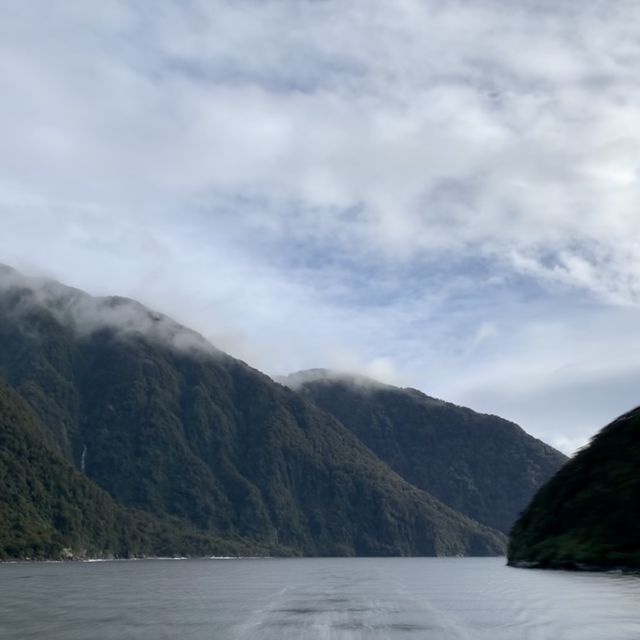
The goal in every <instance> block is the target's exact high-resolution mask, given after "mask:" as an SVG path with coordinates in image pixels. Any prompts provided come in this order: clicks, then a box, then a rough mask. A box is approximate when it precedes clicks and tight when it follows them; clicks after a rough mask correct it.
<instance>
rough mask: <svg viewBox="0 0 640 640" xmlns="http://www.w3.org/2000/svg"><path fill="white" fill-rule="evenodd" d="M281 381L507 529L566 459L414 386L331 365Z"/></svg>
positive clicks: (432, 489)
mask: <svg viewBox="0 0 640 640" xmlns="http://www.w3.org/2000/svg"><path fill="white" fill-rule="evenodd" d="M283 382H284V383H285V384H291V385H292V387H293V388H295V389H296V390H297V391H298V392H299V393H301V394H302V395H304V396H305V397H306V398H308V399H309V400H311V401H313V402H314V403H315V404H316V405H317V406H318V407H320V408H321V409H323V410H324V411H326V412H328V413H330V414H331V415H333V416H334V417H335V418H337V419H338V420H340V422H341V423H342V424H344V425H345V426H346V427H347V428H348V429H349V430H350V431H352V432H353V433H354V434H355V435H356V436H357V437H358V438H359V439H360V440H361V441H362V442H364V444H366V445H367V447H369V449H371V451H373V452H374V453H375V454H376V455H377V456H378V457H379V458H381V459H382V460H384V461H385V462H386V463H387V464H388V465H389V466H390V467H391V468H392V469H393V470H394V471H396V472H397V473H398V474H399V475H401V476H402V477H403V478H404V479H405V480H407V481H408V482H410V483H412V484H413V485H415V486H417V487H420V488H421V489H423V490H425V491H428V492H429V493H431V494H433V495H434V496H436V497H437V498H438V499H439V500H441V501H442V502H444V503H445V504H447V505H449V506H450V507H452V508H453V509H456V510H457V511H460V512H462V513H464V514H466V515H467V516H469V517H471V518H473V519H475V520H477V521H478V522H482V523H483V524H485V525H487V526H490V527H493V528H495V529H498V530H500V531H502V532H504V533H508V532H509V530H510V529H511V527H512V526H513V523H514V522H515V519H516V518H517V516H518V515H519V514H520V512H521V511H522V510H523V509H524V508H525V507H526V505H527V504H528V503H529V502H530V500H531V498H532V497H533V495H534V494H535V492H536V491H537V489H539V488H540V487H541V486H542V484H544V482H546V481H547V480H548V479H549V478H550V477H551V476H552V475H553V474H554V473H555V472H556V471H558V469H560V467H561V466H562V465H563V464H564V463H565V462H566V460H567V458H566V457H565V456H564V455H563V454H561V453H560V452H559V451H556V450H555V449H553V448H552V447H550V446H548V445H546V444H545V443H543V442H541V441H540V440H537V439H535V438H533V437H531V436H530V435H528V434H527V433H525V432H524V431H523V430H522V429H521V428H520V427H519V426H517V425H516V424H514V423H512V422H509V421H507V420H504V419H502V418H499V417H497V416H492V415H485V414H480V413H476V412H475V411H472V410H471V409H467V408H465V407H459V406H456V405H454V404H451V403H449V402H443V401H442V400H437V399H435V398H430V397H429V396H426V395H425V394H424V393H421V392H420V391H417V390H415V389H401V388H398V387H393V386H389V385H384V384H380V383H378V382H376V381H374V380H367V379H365V378H362V377H357V376H347V375H339V374H335V373H332V372H330V371H326V370H311V371H306V372H305V371H303V372H300V373H297V374H293V375H292V376H290V377H289V378H284V379H283Z"/></svg>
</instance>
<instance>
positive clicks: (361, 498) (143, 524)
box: [0, 268, 506, 557]
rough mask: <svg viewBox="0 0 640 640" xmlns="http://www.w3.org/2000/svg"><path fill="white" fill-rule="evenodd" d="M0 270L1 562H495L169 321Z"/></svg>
mask: <svg viewBox="0 0 640 640" xmlns="http://www.w3.org/2000/svg"><path fill="white" fill-rule="evenodd" d="M0 275H2V277H1V278H0V280H1V282H0V284H1V286H0V377H2V378H4V380H5V381H6V385H7V386H3V393H4V395H5V396H6V398H8V399H7V400H6V402H7V403H8V405H7V406H12V407H14V408H13V409H12V410H9V409H7V410H6V412H5V414H3V415H5V418H4V419H3V422H2V425H1V426H2V429H3V434H4V436H3V437H5V438H8V439H9V441H11V442H13V443H14V444H12V446H11V447H9V446H7V447H6V448H5V453H6V454H5V456H4V457H3V459H2V468H1V469H0V477H2V478H4V480H3V482H5V483H9V484H10V487H9V488H8V489H7V492H6V494H5V496H9V497H8V498H7V497H5V498H3V500H4V502H3V509H4V514H3V515H4V517H3V518H2V520H1V521H0V540H2V541H3V547H2V548H3V551H2V553H3V555H5V556H11V557H26V556H29V557H33V556H38V557H43V556H48V557H55V556H59V555H61V554H64V553H70V554H77V555H82V554H98V555H100V554H105V555H117V556H130V555H136V554H168V555H181V554H185V553H186V554H198V555H203V554H219V553H222V554H226V553H227V552H229V550H230V549H231V550H233V549H234V548H235V549H237V550H238V553H281V554H305V555H462V554H465V555H469V554H471V555H495V554H500V553H503V552H504V548H505V547H504V545H505V540H506V539H505V537H504V536H503V534H502V533H500V532H498V531H496V530H493V529H491V528H489V527H487V526H485V525H482V524H480V523H478V522H476V521H475V520H472V519H471V518H469V517H467V516H465V515H464V514H461V513H459V512H458V511H456V510H454V509H452V508H451V507H449V506H448V505H446V504H444V503H443V502H442V501H441V500H438V499H437V498H436V497H434V496H433V495H432V494H430V493H428V492H427V491H424V490H422V489H420V488H418V487H416V486H413V485H412V484H410V483H409V482H407V481H406V480H405V479H403V478H402V477H400V476H399V475H398V474H397V473H395V472H394V471H393V470H392V469H391V468H390V467H389V466H388V465H387V464H386V463H385V462H384V461H382V460H381V459H379V458H378V457H377V456H376V455H374V453H373V452H372V451H371V450H370V449H369V448H368V447H367V446H366V445H365V444H364V443H363V442H361V441H360V440H359V439H358V438H357V437H356V435H354V434H353V433H352V432H351V431H350V430H349V429H347V428H346V427H345V426H344V425H343V424H341V423H340V422H339V421H338V420H337V419H335V418H334V417H332V416H331V415H329V414H328V413H326V412H325V411H323V410H321V409H320V408H319V407H318V406H316V405H315V404H314V403H312V402H310V401H309V400H307V399H305V398H304V397H303V396H301V395H300V394H298V393H296V392H294V391H292V390H290V389H288V388H286V387H284V386H282V385H280V384H277V383H275V382H273V381H272V380H271V379H270V378H268V377H267V376H265V375H263V374H261V373H260V372H258V371H256V370H254V369H252V368H250V367H249V366H247V365H246V364H244V363H243V362H240V361H238V360H235V359H233V358H231V357H230V356H227V355H225V354H223V353H221V352H219V351H217V350H216V349H214V348H213V347H211V345H209V344H208V343H206V341H204V339H202V338H201V337H200V336H198V335H197V334H195V333H194V332H192V331H189V330H187V329H185V328H184V327H181V326H180V325H178V324H177V323H175V322H173V321H172V320H170V319H169V318H166V317H164V316H162V315H161V314H157V313H155V312H151V311H149V310H147V309H146V308H144V307H143V306H142V305H140V304H138V303H136V302H134V301H130V300H125V299H121V298H92V297H91V296H88V295H87V294H84V293H83V292H80V291H77V290H74V289H69V288H67V287H64V286H63V285H60V284H58V283H55V282H51V281H43V280H34V279H27V278H24V277H22V276H20V274H17V273H16V272H15V271H13V270H10V269H6V268H5V269H4V270H2V274H0ZM9 387H10V388H11V389H9ZM17 396H19V398H18V397H17ZM39 478H40V479H39ZM44 478H47V479H48V480H47V481H46V482H45V481H44ZM49 480H50V482H49ZM7 486H9V485H7ZM91 505H93V506H91ZM103 523H108V526H106V527H104V526H103ZM17 531H20V532H21V533H20V535H16V532H17ZM163 532H164V533H163ZM98 534H99V535H98ZM162 540H164V543H163V544H159V543H158V541H162ZM223 542H224V544H223Z"/></svg>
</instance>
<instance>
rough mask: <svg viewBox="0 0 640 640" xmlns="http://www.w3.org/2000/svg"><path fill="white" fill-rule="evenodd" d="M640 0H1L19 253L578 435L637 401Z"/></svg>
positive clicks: (267, 365) (261, 346) (19, 263)
mask: <svg viewBox="0 0 640 640" xmlns="http://www.w3.org/2000/svg"><path fill="white" fill-rule="evenodd" d="M638 24H640V3H638V2H637V1H635V0H633V1H626V0H618V1H616V2H610V1H607V2H601V1H599V0H592V1H590V2H584V0H577V1H575V2H574V1H573V0H564V1H563V0H554V1H546V0H536V1H533V0H520V1H517V2H503V1H502V0H500V1H498V0H496V1H495V2H494V1H491V0H460V1H456V0H386V1H380V0H352V1H349V2H345V1H344V0H338V1H335V2H334V1H332V0H315V1H312V0H307V1H304V0H288V1H287V0H282V1H271V2H270V1H268V0H264V1H248V0H233V1H229V2H222V1H205V0H203V1H202V2H197V1H194V2H190V1H186V0H181V1H180V2H178V1H175V2H168V1H163V0H155V1H154V2H119V1H109V0H100V1H98V0H95V1H87V0H77V1H65V0H59V1H57V2H50V1H49V0H42V1H38V0H24V1H22V2H11V1H10V0H7V1H2V0H0V141H1V153H0V220H1V223H2V225H1V232H0V261H1V262H5V263H7V264H10V265H12V266H14V267H16V268H18V269H21V270H23V271H25V272H27V273H29V274H33V275H42V274H44V275H49V276H52V277H54V278H57V279H59V280H62V281H63V282H65V283H67V284H71V285H73V286H77V287H80V288H82V289H85V290H87V291H89V292H90V293H93V294H121V295H127V296H130V297H134V298H137V299H139V300H141V301H142V302H144V303H145V304H147V305H150V306H152V307H154V308H156V309H158V310H160V311H163V312H165V313H168V314H169V315H172V316H174V317H175V318H176V319H178V320H179V321H181V322H184V323H186V324H188V325H190V326H192V327H193V328H195V329H197V330H199V331H201V332H202V333H203V334H205V335H206V336H207V337H209V338H210V339H211V340H212V341H213V342H214V343H215V344H216V345H217V346H218V347H220V348H222V349H224V350H226V351H228V352H229V353H231V354H232V355H235V356H237V357H240V358H242V359H243V360H246V361H247V362H249V363H250V364H252V365H253V366H255V367H257V368H259V369H262V370H264V371H266V372H267V373H269V374H272V375H276V374H283V373H288V372H291V371H294V370H297V369H302V368H308V367H334V368H339V369H348V370H355V371H358V372H361V373H366V374H369V375H372V376H374V377H376V378H378V379H380V380H383V381H387V382H391V383H395V384H400V385H403V386H413V387H416V388H419V389H421V390H423V391H425V392H426V393H428V394H430V395H434V396H437V397H441V398H444V399H446V400H450V401H453V402H456V403H460V404H465V405H467V406H471V407H472V408H474V409H477V410H480V411H485V412H490V413H496V414H499V415H502V416H503V417H506V418H509V419H512V420H514V421H516V422H518V423H519V424H521V425H522V426H523V427H524V428H525V429H526V430H527V431H529V432H530V433H532V434H534V435H536V436H538V437H541V438H542V439H544V440H546V441H548V442H549V443H551V444H553V445H555V446H558V447H560V448H562V449H563V450H565V451H567V452H571V451H573V450H574V449H575V447H576V446H579V445H581V444H583V443H584V442H585V441H586V440H587V439H588V438H589V437H590V436H591V435H593V434H594V433H595V431H596V430H597V429H598V428H599V427H601V426H603V425H604V424H605V423H606V422H609V421H610V420H611V419H613V418H614V417H615V416H616V415H618V414H619V413H621V412H623V411H625V410H627V409H630V408H631V407H633V406H635V405H636V404H638V403H639V402H640V393H639V391H640V389H639V386H640V385H639V382H640V308H639V303H640V207H639V205H640V182H639V168H640V76H639V75H638V70H639V69H640V32H638Z"/></svg>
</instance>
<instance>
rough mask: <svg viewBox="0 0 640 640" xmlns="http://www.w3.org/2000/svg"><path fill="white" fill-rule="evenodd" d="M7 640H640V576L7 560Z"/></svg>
mask: <svg viewBox="0 0 640 640" xmlns="http://www.w3.org/2000/svg"><path fill="white" fill-rule="evenodd" d="M0 638H1V639H2V640H28V639H31V638H38V639H43V640H93V639H95V640H127V639H129V638H135V639H136V640H161V639H163V638H171V639H173V638H175V639H177V640H271V639H274V640H275V639H277V640H287V639H289V638H304V639H309V640H313V639H316V638H323V639H339V640H347V639H352V638H357V639H361V638H362V639H364V638H371V639H382V638H384V639H388V640H403V639H416V640H418V639H428V640H450V639H451V640H453V639H455V640H458V639H465V640H466V639H474V640H476V639H477V640H484V639H485V638H486V639H487V640H502V639H505V640H520V639H527V640H529V639H530V640H543V639H544V640H547V639H548V640H574V639H575V640H625V639H629V640H639V639H640V578H639V577H634V576H624V575H612V574H589V573H565V572H557V571H534V570H524V569H512V568H509V567H506V566H505V563H504V559H503V558H349V559H339V558H336V559H281V560H280V559H278V560H271V559H241V560H183V561H173V560H144V561H142V560H141V561H128V562H126V561H125V562H95V563H80V562H70V563H33V564H30V563H23V564H4V565H0Z"/></svg>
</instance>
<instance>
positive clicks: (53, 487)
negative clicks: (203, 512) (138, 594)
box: [0, 381, 265, 559]
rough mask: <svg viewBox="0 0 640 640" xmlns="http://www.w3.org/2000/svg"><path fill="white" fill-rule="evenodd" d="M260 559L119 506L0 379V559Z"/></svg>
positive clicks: (248, 547) (251, 549)
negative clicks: (195, 556)
mask: <svg viewBox="0 0 640 640" xmlns="http://www.w3.org/2000/svg"><path fill="white" fill-rule="evenodd" d="M205 552H209V553H212V552H215V553H217V554H223V555H229V554H237V553H260V552H262V553H264V552H265V549H264V548H260V547H259V546H257V545H252V544H250V543H248V542H245V541H241V540H236V541H228V540H222V539H216V538H215V537H214V536H210V535H206V534H202V533H200V532H197V531H195V530H194V529H193V528H190V527H186V526H184V524H183V523H181V522H178V521H172V520H169V519H164V520H163V519H159V518H155V517H153V516H151V515H149V514H145V513H143V512H140V511H135V510H132V509H125V508H122V507H121V506H119V505H117V504H116V503H115V502H114V501H113V500H112V498H111V497H110V496H109V494H108V493H106V492H105V491H103V490H101V489H99V488H98V487H96V486H95V485H94V484H93V483H92V482H91V481H90V480H89V479H88V478H86V477H85V476H84V475H83V474H81V473H79V472H78V471H77V470H75V469H74V468H73V466H72V465H71V464H69V463H68V462H67V461H66V460H65V459H64V458H63V457H62V455H60V453H59V452H58V451H57V450H56V446H55V443H54V442H53V440H52V438H51V435H50V434H49V433H48V432H47V430H46V428H45V427H44V426H43V425H42V423H41V422H40V420H39V419H38V417H37V416H36V415H35V413H34V412H33V410H32V409H31V408H30V407H29V405H27V403H26V402H25V401H24V400H23V399H22V398H21V397H20V396H19V395H18V394H17V393H15V392H14V391H12V390H11V389H10V388H9V387H8V386H7V385H6V384H5V383H4V382H2V381H0V559H7V558H16V557H22V558H32V559H38V558H65V557H74V556H76V557H78V556H79V557H91V556H93V557H95V556H101V557H132V556H140V555H175V554H176V553H178V554H180V555H183V554H202V553H205Z"/></svg>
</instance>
